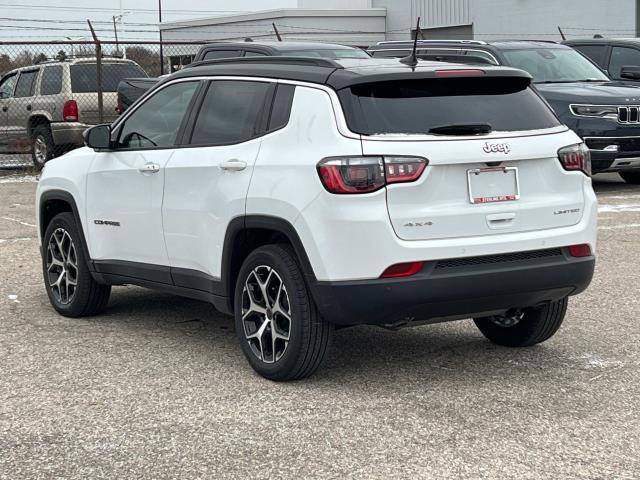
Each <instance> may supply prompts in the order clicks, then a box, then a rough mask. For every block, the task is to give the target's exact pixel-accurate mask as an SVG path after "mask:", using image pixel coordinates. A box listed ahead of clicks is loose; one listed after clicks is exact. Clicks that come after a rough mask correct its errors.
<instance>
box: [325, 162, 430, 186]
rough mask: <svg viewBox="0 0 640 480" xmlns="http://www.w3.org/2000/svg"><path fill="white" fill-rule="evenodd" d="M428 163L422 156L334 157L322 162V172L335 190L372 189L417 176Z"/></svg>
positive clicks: (326, 182) (412, 179)
mask: <svg viewBox="0 0 640 480" xmlns="http://www.w3.org/2000/svg"><path fill="white" fill-rule="evenodd" d="M427 163H428V161H427V159H425V158H420V157H364V156H363V157H332V158H326V159H324V160H322V161H321V162H320V163H319V164H318V174H319V175H320V180H321V181H322V184H323V185H324V187H325V188H326V189H327V190H328V191H329V192H331V193H337V194H354V193H371V192H375V191H376V190H380V189H381V188H382V187H384V186H385V185H387V184H391V183H406V182H413V181H415V180H417V179H418V178H420V175H422V172H423V171H424V169H425V167H426V166H427Z"/></svg>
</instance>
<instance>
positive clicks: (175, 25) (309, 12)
mask: <svg viewBox="0 0 640 480" xmlns="http://www.w3.org/2000/svg"><path fill="white" fill-rule="evenodd" d="M386 16H387V9H386V8H367V9H350V10H330V9H306V8H278V9H275V10H262V11H260V12H255V13H241V14H236V15H224V16H218V17H204V18H196V19H193V20H179V21H175V22H162V23H161V24H160V30H174V29H179V28H189V27H204V26H212V25H221V24H229V23H240V22H251V21H254V20H273V19H276V18H284V17H386Z"/></svg>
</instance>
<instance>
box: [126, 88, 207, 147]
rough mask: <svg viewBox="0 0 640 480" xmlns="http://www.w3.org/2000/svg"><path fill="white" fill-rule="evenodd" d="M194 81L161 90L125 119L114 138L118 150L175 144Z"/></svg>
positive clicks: (191, 95) (193, 89)
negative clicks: (116, 139)
mask: <svg viewBox="0 0 640 480" xmlns="http://www.w3.org/2000/svg"><path fill="white" fill-rule="evenodd" d="M197 86H198V82H182V83H177V84H175V85H170V86H168V87H166V88H163V89H162V90H160V91H159V92H158V93H156V94H155V95H153V96H152V97H150V98H149V99H148V100H146V101H145V102H144V103H143V104H142V105H141V106H140V108H138V109H137V110H136V111H135V112H133V113H132V114H131V116H130V117H129V118H127V119H126V120H125V122H124V125H123V126H122V128H121V130H120V133H119V135H118V137H119V140H118V143H119V147H120V148H124V149H129V148H153V147H170V146H172V145H174V144H175V141H176V137H177V135H178V130H179V129H180V125H181V124H182V120H183V118H184V115H185V112H186V111H187V108H188V107H189V102H190V101H191V98H192V97H193V93H194V92H195V90H196V88H197Z"/></svg>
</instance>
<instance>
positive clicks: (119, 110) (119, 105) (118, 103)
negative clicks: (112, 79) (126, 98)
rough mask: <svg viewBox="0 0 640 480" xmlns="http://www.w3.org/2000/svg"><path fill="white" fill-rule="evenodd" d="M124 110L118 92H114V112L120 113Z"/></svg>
mask: <svg viewBox="0 0 640 480" xmlns="http://www.w3.org/2000/svg"><path fill="white" fill-rule="evenodd" d="M122 112H124V110H123V109H122V100H121V99H120V94H119V93H117V94H116V113H117V114H118V115H120V114H121V113H122Z"/></svg>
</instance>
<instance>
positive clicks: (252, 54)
mask: <svg viewBox="0 0 640 480" xmlns="http://www.w3.org/2000/svg"><path fill="white" fill-rule="evenodd" d="M244 56H245V57H268V55H267V54H266V53H263V52H252V51H251V50H245V51H244Z"/></svg>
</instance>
